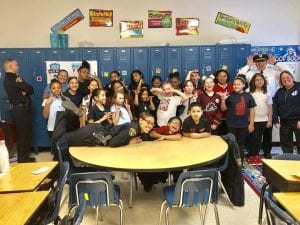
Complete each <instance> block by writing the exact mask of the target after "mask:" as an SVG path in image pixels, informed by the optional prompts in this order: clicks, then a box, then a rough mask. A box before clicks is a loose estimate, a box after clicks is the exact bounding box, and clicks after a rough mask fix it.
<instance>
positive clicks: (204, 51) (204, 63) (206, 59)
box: [200, 45, 217, 75]
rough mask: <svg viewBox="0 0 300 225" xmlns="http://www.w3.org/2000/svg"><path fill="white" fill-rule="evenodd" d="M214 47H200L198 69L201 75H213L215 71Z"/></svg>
mask: <svg viewBox="0 0 300 225" xmlns="http://www.w3.org/2000/svg"><path fill="white" fill-rule="evenodd" d="M216 58H217V57H216V46H212V45H208V46H201V57H200V60H201V61H200V62H201V63H200V64H201V66H200V68H201V74H202V75H210V74H213V73H214V71H215V70H216Z"/></svg>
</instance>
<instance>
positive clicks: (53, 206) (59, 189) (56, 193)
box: [41, 162, 70, 225]
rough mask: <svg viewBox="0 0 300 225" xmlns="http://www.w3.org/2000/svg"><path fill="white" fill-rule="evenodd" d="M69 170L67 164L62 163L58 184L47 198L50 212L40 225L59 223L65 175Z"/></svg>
mask: <svg viewBox="0 0 300 225" xmlns="http://www.w3.org/2000/svg"><path fill="white" fill-rule="evenodd" d="M69 168H70V164H69V162H63V164H62V166H61V168H60V174H59V179H58V183H57V185H56V187H55V188H54V190H53V191H52V192H51V194H50V196H49V200H50V212H49V214H48V215H47V216H46V217H45V218H44V219H43V221H42V222H41V224H43V225H44V224H48V223H51V222H53V223H54V224H57V223H58V221H59V217H58V212H59V208H60V202H61V198H62V193H63V190H64V186H65V184H66V181H67V175H68V172H69ZM52 201H53V202H52Z"/></svg>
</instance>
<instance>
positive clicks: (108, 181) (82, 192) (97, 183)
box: [69, 172, 123, 225]
mask: <svg viewBox="0 0 300 225" xmlns="http://www.w3.org/2000/svg"><path fill="white" fill-rule="evenodd" d="M82 200H85V201H86V206H87V207H92V208H95V209H96V221H98V218H99V211H100V207H108V206H117V207H119V209H120V224H121V225H122V224H123V202H122V200H121V197H120V187H119V186H117V185H114V184H113V182H112V177H111V175H110V174H109V173H107V172H88V173H75V174H72V175H71V178H70V191H69V209H70V211H71V210H72V208H73V207H74V206H78V205H79V204H80V203H81V201H82ZM100 216H101V214H100ZM100 219H101V220H102V216H101V217H100Z"/></svg>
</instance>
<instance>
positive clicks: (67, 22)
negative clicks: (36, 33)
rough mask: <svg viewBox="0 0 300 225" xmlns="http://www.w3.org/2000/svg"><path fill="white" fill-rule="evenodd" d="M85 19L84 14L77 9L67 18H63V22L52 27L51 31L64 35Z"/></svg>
mask: <svg viewBox="0 0 300 225" xmlns="http://www.w3.org/2000/svg"><path fill="white" fill-rule="evenodd" d="M83 19H84V16H83V14H82V12H81V11H80V9H75V10H74V11H73V12H71V13H70V14H69V15H67V16H66V17H65V18H63V19H62V20H61V21H59V22H58V23H57V24H55V25H54V26H52V27H51V30H52V32H53V33H63V32H65V31H66V30H68V29H70V28H71V27H72V26H74V25H75V24H76V23H78V22H79V21H81V20H83Z"/></svg>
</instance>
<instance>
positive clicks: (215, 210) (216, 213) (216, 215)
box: [212, 203, 220, 225]
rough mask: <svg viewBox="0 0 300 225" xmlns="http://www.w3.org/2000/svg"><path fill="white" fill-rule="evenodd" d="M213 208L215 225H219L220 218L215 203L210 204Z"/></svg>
mask: <svg viewBox="0 0 300 225" xmlns="http://www.w3.org/2000/svg"><path fill="white" fill-rule="evenodd" d="M212 205H213V207H214V212H215V218H216V224H217V225H220V217H219V211H218V208H217V205H216V204H215V203H212Z"/></svg>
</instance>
